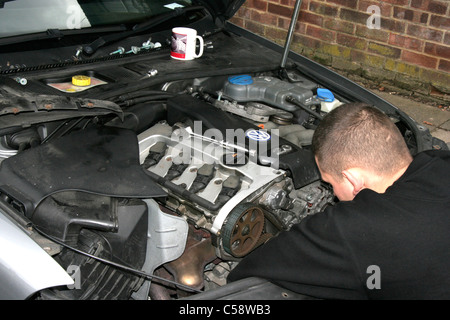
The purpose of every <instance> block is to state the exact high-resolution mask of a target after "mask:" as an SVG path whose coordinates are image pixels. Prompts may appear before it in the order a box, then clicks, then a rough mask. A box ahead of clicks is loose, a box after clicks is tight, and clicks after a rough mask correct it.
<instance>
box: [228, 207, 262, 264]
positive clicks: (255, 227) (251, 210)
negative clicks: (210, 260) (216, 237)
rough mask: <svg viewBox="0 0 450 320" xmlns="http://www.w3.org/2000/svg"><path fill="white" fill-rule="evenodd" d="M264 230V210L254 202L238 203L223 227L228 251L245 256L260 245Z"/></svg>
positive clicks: (237, 255)
mask: <svg viewBox="0 0 450 320" xmlns="http://www.w3.org/2000/svg"><path fill="white" fill-rule="evenodd" d="M263 230H264V212H263V211H262V209H261V208H260V207H258V206H256V205H255V204H253V203H242V204H239V205H237V206H236V207H235V208H234V209H233V210H232V211H231V212H230V214H229V216H228V218H227V220H226V222H225V223H224V226H223V227H222V243H223V247H224V249H225V251H226V252H228V253H229V254H231V255H233V256H235V257H238V258H239V257H243V256H245V255H246V254H248V253H249V252H251V251H252V250H253V249H255V248H256V247H257V246H258V245H260V244H261V243H260V239H261V235H262V233H263Z"/></svg>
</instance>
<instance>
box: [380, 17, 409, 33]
mask: <svg viewBox="0 0 450 320" xmlns="http://www.w3.org/2000/svg"><path fill="white" fill-rule="evenodd" d="M381 28H382V29H384V30H389V31H393V32H398V33H405V30H406V23H405V22H404V21H397V20H393V19H385V18H381Z"/></svg>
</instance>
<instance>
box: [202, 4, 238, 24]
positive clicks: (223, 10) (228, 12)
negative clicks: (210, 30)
mask: <svg viewBox="0 0 450 320" xmlns="http://www.w3.org/2000/svg"><path fill="white" fill-rule="evenodd" d="M196 2H198V3H199V4H201V5H203V6H205V7H206V8H208V9H209V10H210V12H211V13H212V14H214V15H215V16H216V17H220V18H222V19H223V20H228V19H230V18H231V17H232V16H233V15H234V14H235V13H236V11H238V10H239V8H240V7H241V6H242V5H243V4H244V2H245V0H198V1H196Z"/></svg>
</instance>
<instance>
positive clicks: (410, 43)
mask: <svg viewBox="0 0 450 320" xmlns="http://www.w3.org/2000/svg"><path fill="white" fill-rule="evenodd" d="M388 43H389V44H392V45H395V46H397V47H400V48H405V49H410V50H415V51H421V50H422V48H423V41H421V40H419V39H416V38H411V37H405V36H403V35H399V34H394V33H391V34H390V36H389V42H388Z"/></svg>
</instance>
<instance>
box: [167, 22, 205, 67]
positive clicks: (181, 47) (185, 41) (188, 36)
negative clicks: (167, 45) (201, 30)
mask: <svg viewBox="0 0 450 320" xmlns="http://www.w3.org/2000/svg"><path fill="white" fill-rule="evenodd" d="M197 40H198V41H199V42H200V50H199V53H198V54H197V53H196V51H197V50H196V44H197ZM202 54H203V38H202V37H201V36H198V35H197V30H195V29H191V28H184V27H177V28H173V29H172V46H171V50H170V56H171V57H172V58H174V59H178V60H192V59H195V58H199V57H201V56H202Z"/></svg>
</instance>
